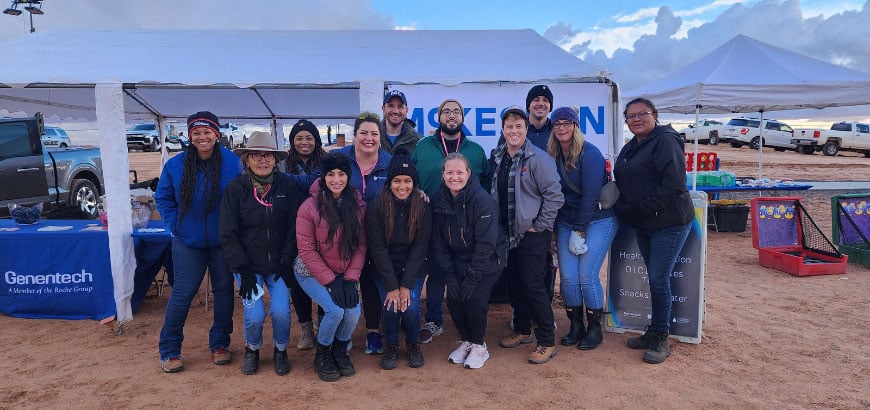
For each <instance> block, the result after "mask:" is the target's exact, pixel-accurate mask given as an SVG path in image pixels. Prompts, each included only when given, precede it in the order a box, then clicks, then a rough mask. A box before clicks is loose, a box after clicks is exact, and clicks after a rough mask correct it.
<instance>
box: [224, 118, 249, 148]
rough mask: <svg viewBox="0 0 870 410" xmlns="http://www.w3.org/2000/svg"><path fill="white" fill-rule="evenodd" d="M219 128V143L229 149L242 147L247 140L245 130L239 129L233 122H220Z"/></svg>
mask: <svg viewBox="0 0 870 410" xmlns="http://www.w3.org/2000/svg"><path fill="white" fill-rule="evenodd" d="M220 130H221V137H220V141H221V145H223V146H225V147H227V148H229V149H235V148H242V147H244V146H245V143H246V142H247V140H248V137H247V136H246V135H245V132H244V131H242V130H241V129H239V126H238V125H236V124H234V123H231V122H228V123H226V124H221V128H220Z"/></svg>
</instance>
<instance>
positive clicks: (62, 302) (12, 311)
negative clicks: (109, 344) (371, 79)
mask: <svg viewBox="0 0 870 410" xmlns="http://www.w3.org/2000/svg"><path fill="white" fill-rule="evenodd" d="M93 222H94V221H92V220H42V221H39V223H37V224H35V225H27V226H18V225H16V224H15V223H14V222H13V221H12V220H9V219H5V220H0V228H16V227H17V228H19V229H18V230H16V231H7V230H5V229H4V230H2V231H0V249H2V251H0V271H2V272H3V281H0V312H2V313H5V314H7V315H9V316H14V317H22V318H42V319H93V320H102V319H108V318H111V317H113V316H114V315H115V298H114V287H113V286H114V285H113V281H112V269H111V264H110V261H109V235H108V232H107V231H105V230H102V229H97V230H85V228H88V225H89V224H93ZM52 226H54V227H57V226H71V227H72V228H71V229H69V230H64V231H44V230H43V231H40V230H39V229H44V228H47V227H52ZM96 226H99V224H96Z"/></svg>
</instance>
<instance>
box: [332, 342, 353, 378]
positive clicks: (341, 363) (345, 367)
mask: <svg viewBox="0 0 870 410" xmlns="http://www.w3.org/2000/svg"><path fill="white" fill-rule="evenodd" d="M348 342H350V340H345V341H343V342H342V341H341V340H338V339H335V341H333V342H332V360H333V362H335V367H337V368H338V372H339V373H341V375H342V376H344V377H350V376H353V375H354V374H355V373H356V371H354V370H353V363H351V362H350V356H348V355H347V343H348Z"/></svg>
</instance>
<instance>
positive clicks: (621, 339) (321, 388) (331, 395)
mask: <svg viewBox="0 0 870 410" xmlns="http://www.w3.org/2000/svg"><path fill="white" fill-rule="evenodd" d="M701 150H702V151H709V150H713V151H716V152H717V153H718V155H719V157H720V158H721V163H722V169H725V170H731V171H733V172H735V173H736V174H737V175H738V176H754V175H757V166H756V164H757V162H756V156H757V153H755V152H751V151H749V150H748V149H747V148H742V149H734V148H731V147H728V146H717V147H715V148H713V149H711V148H710V147H708V146H701ZM764 155H765V157H764V164H765V165H764V176H765V177H769V178H774V179H794V180H824V181H839V180H851V181H855V180H859V181H870V159H868V158H863V157H862V156H861V155H857V154H842V155H840V156H837V157H824V156H821V155H820V154H816V155H812V156H806V155H799V154H796V153H793V152H782V153H780V152H774V151H773V150H770V149H765V152H764ZM131 164H132V166H131V168H135V169H137V170H139V178H140V179H147V178H149V177H150V176H151V174H152V173H153V174H155V175H156V173H157V171H158V170H159V155H157V154H152V153H133V154H131ZM860 191H863V192H867V191H870V183H868V186H867V188H866V189H862V190H860ZM851 192H856V191H851ZM838 193H840V191H806V192H800V193H798V195H799V196H801V197H803V198H804V199H803V201H802V202H803V203H804V206H805V207H806V208H807V209H808V211H809V213H810V215H811V216H812V217H813V219H815V221H816V223H818V224H819V225H820V226H821V227H822V229H823V231H824V232H825V233H826V234H827V235H830V226H831V217H830V215H831V212H830V202H829V201H830V199H829V198H830V196H831V195H835V194H838ZM605 271H606V266H605V268H604V269H602V278H603V279H606V275H605ZM868 294H870V269H867V268H864V267H862V266H861V265H858V264H854V263H850V264H849V265H848V269H847V271H846V274H844V275H824V276H811V277H795V276H791V275H789V274H787V273H785V272H780V271H776V270H772V269H767V268H763V267H761V266H760V265H759V264H758V256H757V252H756V251H755V250H754V249H753V248H752V240H751V233H750V232H749V229H747V231H746V232H743V233H716V232H713V231H710V232H709V235H708V260H707V271H706V321H705V323H704V325H703V339H702V341H701V343H700V344H697V345H692V344H683V343H679V342H675V341H673V342H672V345H673V354H672V356H671V357H670V358H669V359H668V360H667V361H666V362H665V363H664V364H662V365H649V364H645V363H643V362H642V361H641V359H640V358H641V354H642V352H639V351H633V350H630V349H628V348H627V347H626V346H625V340H626V339H627V338H628V337H629V335H628V334H614V333H606V334H605V341H604V343H603V344H602V345H601V346H600V347H598V348H597V349H595V350H591V351H580V350H577V349H576V348H574V347H562V346H560V347H559V348H558V349H559V350H558V356H556V357H555V358H554V359H553V360H551V361H550V362H549V363H547V364H544V365H531V364H528V363H527V362H526V357H527V355H528V354H529V353H530V352H531V349H532V347H531V346H529V345H526V346H523V347H518V348H515V349H503V348H500V347H498V340H499V339H500V338H502V337H504V336H506V335H507V334H508V333H509V329H508V320H509V309H508V308H507V307H506V306H504V305H495V306H493V308H492V309H491V311H490V322H489V331H488V334H487V340H488V344H489V349H490V353H491V356H492V357H491V359H490V360H489V361H488V362H487V363H486V366H485V367H484V368H483V369H479V370H468V369H463V368H461V367H459V366H457V365H453V364H450V363H448V362H447V355H448V354H449V352H450V351H451V350H452V349H453V348H454V347H455V346H456V341H457V340H458V336H457V332H456V330H455V329H454V328H453V326H452V323H451V322H450V319H449V315H448V316H447V317H446V320H447V322H446V323H445V333H444V334H443V335H442V336H438V337H436V338H435V340H434V341H433V342H432V343H430V344H427V345H424V347H423V353H424V355H425V358H426V364H425V366H423V367H422V368H420V369H411V368H408V367H407V358H406V356H405V355H404V352H402V353H401V356H400V362H399V368H398V369H396V370H392V371H385V370H382V369H380V367H379V360H380V357H379V356H367V355H365V354H364V353H363V351H362V349H361V348H360V346H362V345H363V344H364V343H365V341H364V340H365V334H364V329H363V328H362V325H360V328H359V329H358V330H357V332H356V333H355V334H354V337H353V343H354V346H355V347H354V349H353V350H352V354H351V357H352V359H353V362H354V365H355V366H356V369H357V374H356V376H353V377H351V378H344V379H342V380H341V381H339V382H337V383H324V382H321V381H319V380H318V379H317V376H316V374H315V373H314V370H313V369H312V365H311V363H312V360H313V356H314V352H313V351H312V350H309V351H299V350H297V349H296V348H295V344H296V341H297V338H298V326H297V325H296V324H295V323H294V327H293V329H292V331H291V332H292V336H291V339H292V340H291V342H292V345H293V346H292V347H291V350H290V358H291V361H292V363H293V369H292V371H291V372H290V374H289V375H287V376H285V377H279V376H277V375H275V373H274V371H273V366H272V362H271V357H270V356H271V355H268V354H264V358H262V360H261V365H260V372H259V373H257V374H256V375H253V376H243V375H242V374H241V373H240V370H239V364H240V358H241V353H242V352H243V350H244V347H243V346H244V341H243V334H242V333H243V332H242V312H241V306H240V305H238V306H237V309H236V315H235V332H234V333H233V341H232V346H231V348H232V350H233V351H234V353H235V357H234V361H233V364H232V365H229V366H214V365H213V364H211V362H210V361H209V355H208V351H207V330H208V327H209V325H210V322H211V314H212V312H211V311H205V309H204V306H203V305H202V304H201V302H202V299H201V298H200V302H199V303H200V304H197V302H195V303H194V306H193V308H192V310H191V314H190V317H189V319H188V322H187V329H186V332H185V333H186V336H187V339H186V341H185V343H184V360H185V370H184V371H183V372H181V373H178V374H171V375H169V374H164V373H162V372H161V371H160V368H159V366H158V360H157V359H158V355H157V343H158V336H159V332H160V327H161V324H162V321H163V311H164V307H165V305H166V302H167V300H168V295H166V294H165V295H164V296H162V297H159V298H158V297H152V298H149V299H148V300H146V302H145V303H144V304H143V305H142V307H141V308H140V311H139V312H138V314H137V315H136V316H135V318H134V320H133V321H132V322H131V323H129V324H127V325H126V326H125V327H124V332H123V334H121V335H120V336H115V335H113V334H112V332H111V330H110V329H109V328H108V327H105V326H101V325H99V324H97V323H95V322H90V321H60V320H28V319H15V318H10V317H6V316H0V328H2V329H3V330H2V332H0V344H2V346H5V347H4V348H3V349H2V353H0V358H2V360H0V374H2V375H3V376H4V380H3V383H2V385H3V388H2V389H0V408H127V407H133V408H162V407H182V408H220V407H233V408H236V407H238V408H257V407H268V408H275V407H289V408H390V409H392V408H395V409H399V408H436V407H438V408H508V409H528V408H638V407H650V408H870V389H868V386H870V358H868V349H867V348H866V347H865V346H864V344H863V343H866V341H867V340H868V339H870V330H868V329H870V326H868V325H870V322H868V319H867V314H868V312H870V307H868V300H870V299H868V297H867V295H868ZM553 307H554V310H555V312H556V318H557V321H558V325H559V329H558V330H557V337H561V336H562V335H563V334H564V332H565V331H566V329H567V327H568V322H567V319H566V317H565V314H564V311H563V310H562V308H561V306H558V305H557V304H554V306H553ZM294 315H295V314H294ZM269 334H270V328H269V327H268V325H267V328H266V331H265V333H264V335H265V338H266V339H267V340H268V339H269V336H268V335H269ZM264 348H265V350H264V352H267V351H269V350H271V346H269V343H268V342H267V344H266V345H265V347H264Z"/></svg>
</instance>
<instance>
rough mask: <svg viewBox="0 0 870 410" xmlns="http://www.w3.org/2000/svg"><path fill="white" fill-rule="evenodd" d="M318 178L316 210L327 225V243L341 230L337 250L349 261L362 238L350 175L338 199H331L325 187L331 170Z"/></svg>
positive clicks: (330, 193) (358, 210) (354, 190)
mask: <svg viewBox="0 0 870 410" xmlns="http://www.w3.org/2000/svg"><path fill="white" fill-rule="evenodd" d="M324 171H325V172H324V173H323V175H321V176H320V190H319V191H318V193H317V198H316V199H317V209H318V210H319V211H320V219H325V220H326V223H327V224H329V233H328V237H329V241H330V243H332V244H333V245H334V242H332V241H333V240H334V239H335V235H336V232H337V231H338V228H341V238H340V239H339V243H338V250H339V252H340V254H341V257H342V259H350V257H351V256H353V252H354V250H356V248H357V247H358V246H359V241H360V237H361V236H362V227H361V225H362V224H361V223H360V205H359V203H358V202H357V200H356V196H357V193H356V188H354V187H353V186H352V185H351V184H350V174H348V176H347V185H346V186H345V187H344V189H343V190H342V191H341V194H340V195H339V197H338V198H333V197H332V191H330V190H329V188H328V187H327V186H326V174H327V173H329V171H331V170H324Z"/></svg>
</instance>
